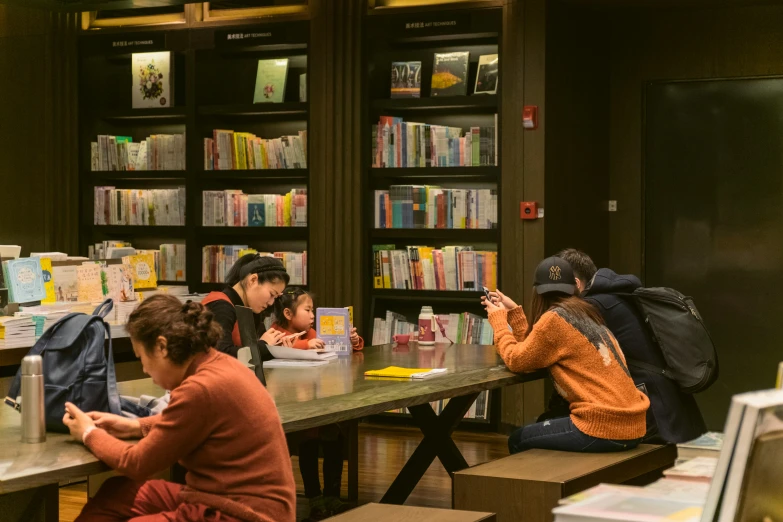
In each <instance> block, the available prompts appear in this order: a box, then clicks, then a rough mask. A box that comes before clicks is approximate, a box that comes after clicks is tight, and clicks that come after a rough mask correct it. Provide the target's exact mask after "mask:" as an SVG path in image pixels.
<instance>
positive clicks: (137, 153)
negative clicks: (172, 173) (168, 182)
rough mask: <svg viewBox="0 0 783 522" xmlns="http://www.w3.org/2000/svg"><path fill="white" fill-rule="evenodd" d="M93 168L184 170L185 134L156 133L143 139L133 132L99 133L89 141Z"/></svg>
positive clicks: (98, 169)
mask: <svg viewBox="0 0 783 522" xmlns="http://www.w3.org/2000/svg"><path fill="white" fill-rule="evenodd" d="M90 166H91V170H93V171H111V170H119V171H123V170H185V135H184V134H154V135H152V136H150V137H149V138H146V139H144V140H143V141H142V142H140V143H134V142H133V138H131V137H130V136H106V135H101V136H98V141H94V142H92V143H91V144H90Z"/></svg>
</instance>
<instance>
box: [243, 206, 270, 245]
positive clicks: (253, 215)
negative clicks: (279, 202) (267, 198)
mask: <svg viewBox="0 0 783 522" xmlns="http://www.w3.org/2000/svg"><path fill="white" fill-rule="evenodd" d="M247 224H248V226H251V227H264V226H266V205H265V202H264V194H248V196H247ZM240 257H241V256H240Z"/></svg>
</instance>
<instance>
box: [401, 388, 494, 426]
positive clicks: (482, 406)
mask: <svg viewBox="0 0 783 522" xmlns="http://www.w3.org/2000/svg"><path fill="white" fill-rule="evenodd" d="M448 403H449V399H441V400H439V401H432V402H431V403H430V406H431V407H432V409H433V410H434V411H435V413H437V414H438V415H440V414H441V413H443V408H445V407H446V405H447V404H448ZM388 413H397V414H405V413H410V412H409V411H408V408H398V409H396V410H389V412H388ZM463 418H464V419H485V420H486V419H489V391H487V390H484V391H482V392H481V393H479V396H478V397H476V400H475V401H474V402H473V404H472V405H471V406H470V409H469V410H468V411H467V412H466V413H465V416H464V417H463Z"/></svg>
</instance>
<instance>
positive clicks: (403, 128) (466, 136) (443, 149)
mask: <svg viewBox="0 0 783 522" xmlns="http://www.w3.org/2000/svg"><path fill="white" fill-rule="evenodd" d="M497 126H498V117H497V114H495V120H494V125H492V126H490V127H469V128H468V129H467V130H465V131H464V132H463V129H462V128H461V127H447V126H443V125H431V124H427V123H416V122H406V121H404V120H403V119H402V118H397V117H393V116H381V117H380V120H379V121H378V124H377V125H375V126H373V128H372V158H373V164H372V166H373V168H416V167H418V168H423V167H486V166H497V164H498V157H497Z"/></svg>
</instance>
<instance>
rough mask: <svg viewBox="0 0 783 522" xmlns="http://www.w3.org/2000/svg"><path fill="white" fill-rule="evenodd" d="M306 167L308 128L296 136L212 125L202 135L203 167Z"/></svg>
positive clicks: (210, 168) (244, 168) (216, 168)
mask: <svg viewBox="0 0 783 522" xmlns="http://www.w3.org/2000/svg"><path fill="white" fill-rule="evenodd" d="M305 168H307V131H306V130H303V131H299V133H298V134H297V135H296V136H282V137H280V138H272V139H265V138H259V137H258V136H256V135H255V134H252V133H249V132H234V131H233V130H223V129H215V130H213V131H212V137H211V138H204V170H267V169H305Z"/></svg>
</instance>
